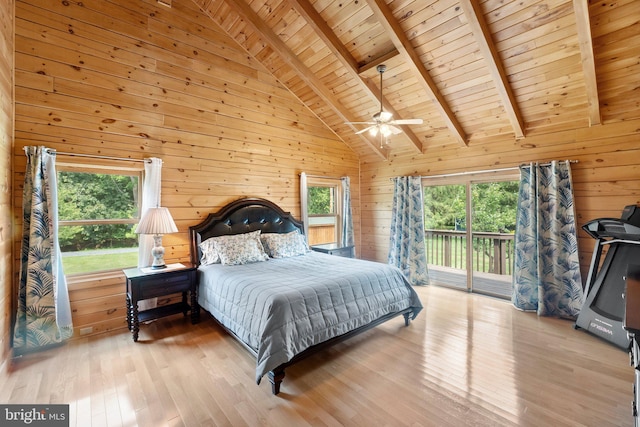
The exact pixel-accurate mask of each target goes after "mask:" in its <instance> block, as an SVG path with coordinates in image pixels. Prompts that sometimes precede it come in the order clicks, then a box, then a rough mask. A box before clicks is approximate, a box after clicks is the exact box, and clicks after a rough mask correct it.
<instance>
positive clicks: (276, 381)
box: [267, 369, 284, 395]
mask: <svg viewBox="0 0 640 427" xmlns="http://www.w3.org/2000/svg"><path fill="white" fill-rule="evenodd" d="M267 375H268V377H269V382H270V383H271V393H273V394H274V395H276V394H278V393H280V384H282V380H283V379H284V369H279V370H278V371H276V372H274V371H269V373H268V374H267Z"/></svg>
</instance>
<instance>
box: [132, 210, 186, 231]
mask: <svg viewBox="0 0 640 427" xmlns="http://www.w3.org/2000/svg"><path fill="white" fill-rule="evenodd" d="M177 232H178V227H176V223H175V222H173V218H172V217H171V213H169V209H167V208H149V209H147V212H146V213H145V214H144V216H143V217H142V219H141V220H140V222H139V223H138V227H136V233H138V234H169V233H177Z"/></svg>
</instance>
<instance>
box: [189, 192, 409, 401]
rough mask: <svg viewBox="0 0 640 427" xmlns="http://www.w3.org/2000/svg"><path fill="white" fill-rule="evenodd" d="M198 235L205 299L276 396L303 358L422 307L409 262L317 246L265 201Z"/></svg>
mask: <svg viewBox="0 0 640 427" xmlns="http://www.w3.org/2000/svg"><path fill="white" fill-rule="evenodd" d="M189 234H190V244H191V261H192V262H193V264H195V265H197V266H198V304H199V306H200V307H202V308H203V309H204V310H206V311H207V312H209V313H210V314H211V315H212V316H213V318H214V319H215V320H216V321H217V322H218V323H219V324H220V325H221V326H222V327H223V328H224V329H226V330H227V332H229V333H230V334H231V335H232V336H233V337H235V338H236V339H237V340H238V341H239V342H240V343H241V344H242V345H243V346H244V347H245V348H246V349H247V350H248V351H249V352H250V353H251V354H253V356H255V358H256V382H257V383H258V384H260V380H261V379H262V378H263V377H264V376H265V375H266V376H267V377H268V379H269V381H270V383H271V390H272V393H273V394H278V393H279V392H280V386H281V383H282V380H283V379H284V371H285V368H287V367H288V366H290V365H292V364H293V363H296V362H297V361H299V360H301V359H303V358H304V357H307V356H309V355H311V354H313V353H315V352H317V351H320V350H322V349H324V348H326V347H328V346H330V345H332V344H335V343H337V342H340V341H343V340H345V339H347V338H349V337H352V336H354V335H356V334H359V333H361V332H364V331H366V330H368V329H371V328H373V327H375V326H377V325H379V324H381V323H383V322H386V321H387V320H390V319H392V318H395V317H397V316H400V315H402V316H403V317H404V321H405V325H407V326H408V325H409V323H410V320H412V319H415V317H416V316H417V315H418V313H419V312H420V310H421V309H422V304H421V302H420V299H419V298H418V296H417V294H416V292H415V291H414V290H413V288H412V287H411V286H410V285H409V283H408V282H407V280H406V279H405V277H404V276H403V275H402V273H401V272H400V270H399V269H397V268H395V267H392V266H389V265H387V264H383V263H376V262H371V261H364V260H358V259H351V258H344V257H339V256H332V255H327V254H323V253H319V252H315V251H311V250H309V248H308V246H307V245H306V239H305V237H304V234H303V225H302V223H301V222H299V221H298V220H296V219H295V218H294V217H293V216H292V215H291V214H290V213H289V212H285V211H283V210H282V209H281V208H280V207H279V206H277V205H276V204H274V203H273V202H271V201H268V200H265V199H260V198H244V199H239V200H236V201H234V202H231V203H230V204H228V205H227V206H225V207H223V208H222V209H220V210H219V211H218V212H217V213H213V214H209V215H208V216H207V218H206V219H205V220H204V221H203V222H201V223H200V224H198V225H195V226H192V227H190V228H189ZM261 252H262V253H261Z"/></svg>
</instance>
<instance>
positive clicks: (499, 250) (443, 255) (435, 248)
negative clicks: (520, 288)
mask: <svg viewBox="0 0 640 427" xmlns="http://www.w3.org/2000/svg"><path fill="white" fill-rule="evenodd" d="M472 239H473V269H474V271H479V272H483V273H494V274H504V275H511V273H512V270H513V250H514V248H513V241H514V240H513V234H507V233H472ZM425 245H426V249H427V261H428V263H429V264H433V265H440V266H444V267H451V268H458V269H463V270H464V269H466V268H467V232H466V231H447V230H426V231H425Z"/></svg>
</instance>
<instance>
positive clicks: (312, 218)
mask: <svg viewBox="0 0 640 427" xmlns="http://www.w3.org/2000/svg"><path fill="white" fill-rule="evenodd" d="M306 210H307V211H306V217H307V218H308V224H307V227H308V231H307V233H308V235H307V240H308V242H309V245H319V244H324V243H338V242H340V232H341V230H342V221H341V216H340V212H342V185H341V182H340V180H339V179H332V178H312V177H309V178H307V207H306Z"/></svg>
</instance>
